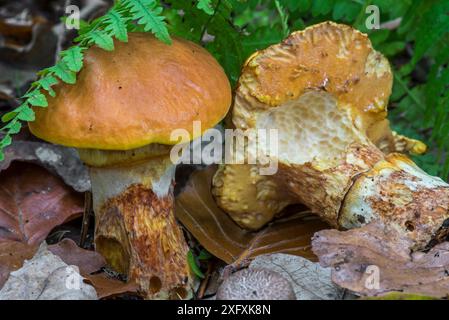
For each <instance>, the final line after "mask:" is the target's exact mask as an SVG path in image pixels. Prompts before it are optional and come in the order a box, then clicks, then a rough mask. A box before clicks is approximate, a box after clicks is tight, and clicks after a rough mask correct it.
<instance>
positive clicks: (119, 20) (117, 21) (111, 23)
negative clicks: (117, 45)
mask: <svg viewBox="0 0 449 320" xmlns="http://www.w3.org/2000/svg"><path fill="white" fill-rule="evenodd" d="M128 20H129V18H126V17H123V16H122V15H121V14H120V13H119V12H118V11H117V10H115V9H112V10H111V11H109V12H108V14H107V15H106V17H105V23H106V24H107V25H106V27H105V28H104V29H105V31H107V32H109V33H110V34H112V35H114V37H116V38H117V39H118V40H120V41H123V42H128V31H127V28H126V23H127V22H128Z"/></svg>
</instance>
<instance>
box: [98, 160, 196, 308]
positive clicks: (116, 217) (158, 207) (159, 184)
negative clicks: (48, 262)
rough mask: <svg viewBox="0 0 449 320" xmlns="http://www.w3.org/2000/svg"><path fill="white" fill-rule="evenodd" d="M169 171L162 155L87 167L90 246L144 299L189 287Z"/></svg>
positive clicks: (176, 294)
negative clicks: (91, 224) (91, 229)
mask: <svg viewBox="0 0 449 320" xmlns="http://www.w3.org/2000/svg"><path fill="white" fill-rule="evenodd" d="M101 152H102V153H107V152H108V151H101ZM174 173H175V166H174V165H173V164H172V163H171V161H170V158H169V156H167V155H163V156H161V155H159V156H157V157H153V158H150V159H149V160H144V161H138V162H132V163H131V164H126V165H123V164H120V165H117V164H116V165H113V166H106V167H91V168H90V174H91V180H92V192H93V206H94V211H95V219H96V226H95V247H96V250H97V251H98V252H100V253H101V254H102V255H103V256H104V257H105V258H106V260H107V261H108V263H109V264H110V265H111V266H112V267H113V268H114V269H115V270H117V271H119V272H120V273H124V274H127V275H128V279H129V280H134V281H136V282H137V284H138V285H139V286H140V290H141V291H142V293H143V294H144V295H145V297H146V298H149V299H167V298H171V299H180V298H181V299H182V298H186V297H187V296H188V295H189V293H190V286H191V275H190V271H189V267H188V264H187V259H186V257H187V251H188V246H187V244H186V242H185V240H184V236H183V233H182V230H181V228H180V227H179V226H178V224H177V223H176V220H175V217H174V213H173V205H174V197H173V186H174V182H173V181H174Z"/></svg>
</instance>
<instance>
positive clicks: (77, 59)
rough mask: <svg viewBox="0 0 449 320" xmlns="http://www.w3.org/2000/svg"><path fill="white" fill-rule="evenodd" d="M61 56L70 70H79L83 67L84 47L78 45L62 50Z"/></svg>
mask: <svg viewBox="0 0 449 320" xmlns="http://www.w3.org/2000/svg"><path fill="white" fill-rule="evenodd" d="M61 57H62V61H64V62H65V64H66V65H67V67H68V68H69V70H70V71H73V72H79V71H80V70H81V68H82V67H83V58H84V57H83V49H82V48H80V47H78V46H73V47H71V48H69V49H67V50H65V51H62V52H61Z"/></svg>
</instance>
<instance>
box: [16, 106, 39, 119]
mask: <svg viewBox="0 0 449 320" xmlns="http://www.w3.org/2000/svg"><path fill="white" fill-rule="evenodd" d="M17 119H19V120H22V121H34V119H35V115H34V111H33V109H31V108H30V107H29V106H27V105H24V106H23V107H21V108H20V112H19V113H18V115H17Z"/></svg>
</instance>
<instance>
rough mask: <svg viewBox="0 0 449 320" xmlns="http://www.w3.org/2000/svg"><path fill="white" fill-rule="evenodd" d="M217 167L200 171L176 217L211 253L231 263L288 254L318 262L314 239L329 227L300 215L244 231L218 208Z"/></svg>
mask: <svg viewBox="0 0 449 320" xmlns="http://www.w3.org/2000/svg"><path fill="white" fill-rule="evenodd" d="M215 171H216V167H215V166H210V167H208V168H206V169H204V170H201V171H196V172H194V173H193V174H192V176H191V178H190V180H189V181H188V183H187V184H186V186H185V187H184V189H183V190H182V191H181V192H180V193H179V194H178V196H177V198H176V205H175V214H176V217H177V218H178V219H179V220H180V221H181V222H182V224H183V225H184V226H185V227H186V228H187V229H188V230H189V232H190V233H192V234H193V236H194V237H195V238H196V239H197V240H198V241H199V242H200V243H201V245H202V246H204V247H205V248H206V249H207V250H208V251H209V252H210V253H212V254H213V255H215V256H216V257H218V258H220V259H222V260H223V261H225V262H226V263H228V264H237V263H239V262H241V261H243V260H245V259H251V258H254V257H256V256H258V255H261V254H268V253H277V252H284V253H290V254H294V255H299V256H303V257H305V258H309V259H314V258H315V257H314V255H313V253H312V252H311V250H310V239H311V237H312V235H313V233H315V232H316V231H318V230H321V229H324V228H326V227H327V225H326V224H325V223H323V222H321V221H319V220H318V219H317V218H314V217H311V216H308V215H305V214H304V213H297V214H293V215H289V216H287V217H285V218H282V219H279V220H276V221H275V222H273V223H271V224H269V225H268V226H266V227H264V228H263V229H261V230H259V231H257V232H250V231H247V230H244V229H242V228H240V227H239V226H238V225H237V224H236V223H235V222H234V221H233V220H232V219H231V218H230V217H229V216H228V215H227V214H226V213H225V212H224V211H222V210H221V209H219V208H218V206H217V205H216V203H215V200H214V198H213V196H212V194H211V183H212V177H213V175H214V173H215Z"/></svg>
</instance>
